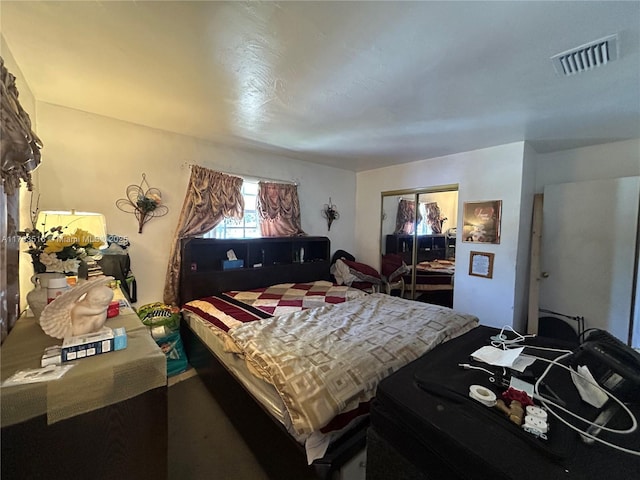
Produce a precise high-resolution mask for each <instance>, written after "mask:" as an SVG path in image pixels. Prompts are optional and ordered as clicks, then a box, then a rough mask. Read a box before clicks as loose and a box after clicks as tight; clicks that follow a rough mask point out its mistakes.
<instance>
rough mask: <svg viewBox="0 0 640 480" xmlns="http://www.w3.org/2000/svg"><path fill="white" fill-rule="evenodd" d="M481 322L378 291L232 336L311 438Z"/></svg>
mask: <svg viewBox="0 0 640 480" xmlns="http://www.w3.org/2000/svg"><path fill="white" fill-rule="evenodd" d="M477 324H478V319H477V318H476V317H474V316H472V315H467V314H462V313H458V312H455V311H453V310H451V309H447V308H443V307H440V306H437V305H430V304H426V303H421V302H414V301H410V300H405V299H401V298H397V297H391V296H389V295H385V294H373V295H368V296H367V297H365V298H360V299H355V300H351V301H348V302H345V303H341V304H337V305H327V306H324V307H320V308H316V309H311V310H304V311H299V312H295V313H291V314H287V315H281V316H278V317H272V318H266V319H262V320H259V321H254V322H249V323H242V324H240V325H237V326H235V327H234V328H231V329H229V331H228V335H229V337H230V338H231V340H232V342H233V344H234V345H235V348H234V350H235V351H236V352H241V354H242V355H243V356H244V358H245V360H246V361H247V362H248V363H249V365H250V367H251V368H252V370H253V371H257V372H259V374H260V375H261V376H262V377H263V378H264V379H265V380H266V381H268V382H269V383H271V384H273V385H274V386H275V388H276V389H277V391H278V392H279V395H280V396H281V398H282V400H283V402H284V404H285V406H286V408H287V410H288V413H289V415H290V417H291V422H292V423H291V424H292V428H293V429H294V431H295V432H296V433H297V434H298V435H305V434H309V433H311V432H313V431H317V430H319V429H320V428H321V427H323V426H325V425H326V424H327V423H328V422H329V421H330V420H331V419H333V418H334V417H336V416H337V415H338V414H340V413H343V412H346V411H349V410H353V409H356V408H357V407H358V405H359V404H361V403H363V402H368V401H369V400H370V399H371V398H373V396H374V395H375V390H376V386H377V385H378V383H379V381H380V380H382V379H383V378H385V377H387V376H388V375H389V374H391V373H392V372H394V371H395V370H397V369H399V368H400V367H402V366H404V365H406V364H407V363H409V362H411V361H413V360H415V359H416V358H418V357H420V356H421V355H423V354H424V353H426V352H427V351H429V350H430V349H432V348H433V347H434V346H436V345H438V344H440V343H442V342H444V341H447V340H449V339H451V338H454V337H457V336H459V335H461V334H463V333H465V332H467V331H469V330H471V329H472V328H473V327H475V326H476V325H477Z"/></svg>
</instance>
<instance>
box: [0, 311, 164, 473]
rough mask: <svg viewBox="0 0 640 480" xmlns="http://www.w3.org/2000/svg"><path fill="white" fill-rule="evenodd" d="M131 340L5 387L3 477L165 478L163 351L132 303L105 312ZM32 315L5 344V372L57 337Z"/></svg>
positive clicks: (0, 414)
mask: <svg viewBox="0 0 640 480" xmlns="http://www.w3.org/2000/svg"><path fill="white" fill-rule="evenodd" d="M106 326H108V327H110V328H117V327H124V328H125V329H126V332H127V347H126V348H125V349H124V350H120V351H115V352H110V353H104V354H101V355H96V356H94V357H88V358H84V359H82V360H78V361H76V362H72V363H75V366H74V367H73V368H71V369H70V370H69V371H68V372H67V373H66V374H65V376H64V377H62V378H61V379H59V380H54V381H50V382H43V383H35V384H29V385H18V386H10V387H2V388H0V395H1V399H0V401H1V405H2V408H1V409H0V419H1V426H2V430H1V433H2V445H1V449H2V463H1V476H2V478H7V479H9V478H11V479H21V478H24V479H35V478H60V479H63V478H79V477H80V478H105V479H106V478H110V479H113V478H119V479H126V478H154V479H166V478H167V377H166V359H165V356H164V354H163V353H162V351H161V350H160V348H159V347H158V346H157V345H156V343H155V342H154V341H153V339H152V338H151V336H150V335H149V333H148V332H147V329H146V327H144V325H142V323H141V322H140V320H139V319H138V317H137V315H136V314H135V313H134V312H133V311H132V310H131V309H130V308H127V309H123V310H122V313H121V314H120V315H118V316H116V317H114V318H112V319H108V320H107V323H106ZM60 343H61V340H56V339H53V338H51V337H48V336H47V335H45V333H44V332H43V331H42V329H41V328H40V326H39V325H38V324H37V323H36V322H35V320H34V319H33V317H23V318H21V319H20V320H18V321H17V322H16V325H15V327H14V328H13V330H12V331H11V332H10V333H9V336H8V337H7V338H6V340H5V342H4V343H3V344H2V348H1V349H0V354H1V362H2V364H1V380H2V381H4V380H5V379H7V378H9V377H10V376H11V375H13V374H14V373H15V372H16V371H19V370H24V369H32V368H38V367H39V366H40V358H41V356H42V353H43V351H44V349H45V348H46V347H48V346H52V345H56V344H57V345H59V344H60Z"/></svg>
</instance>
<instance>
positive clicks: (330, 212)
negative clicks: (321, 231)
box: [322, 197, 340, 231]
mask: <svg viewBox="0 0 640 480" xmlns="http://www.w3.org/2000/svg"><path fill="white" fill-rule="evenodd" d="M322 216H323V217H324V218H326V219H327V230H329V231H330V230H331V224H332V223H333V221H334V220H338V219H339V218H340V213H338V209H337V208H336V206H335V205H334V204H333V203H331V197H329V203H325V204H324V207H323V209H322Z"/></svg>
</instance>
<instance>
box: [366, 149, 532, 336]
mask: <svg viewBox="0 0 640 480" xmlns="http://www.w3.org/2000/svg"><path fill="white" fill-rule="evenodd" d="M523 157H524V143H523V142H516V143H511V144H508V145H501V146H498V147H492V148H485V149H481V150H474V151H471V152H464V153H459V154H455V155H448V156H445V157H439V158H434V159H429V160H421V161H418V162H413V163H409V164H404V165H397V166H393V167H387V168H381V169H376V170H369V171H366V172H360V173H358V174H357V193H356V211H357V212H358V217H357V219H356V234H355V243H356V250H355V252H354V254H355V255H356V257H358V259H359V260H361V261H363V262H366V263H370V264H372V265H378V264H379V259H378V256H379V252H380V215H381V212H380V204H381V202H380V194H381V192H383V191H391V190H401V189H409V188H426V187H433V186H438V185H449V184H458V188H459V190H458V216H457V218H458V224H457V228H458V231H462V214H461V208H462V206H463V205H464V202H468V201H479V200H502V202H503V203H502V228H501V231H502V234H501V241H500V244H496V245H490V244H477V243H466V242H465V243H463V242H461V241H460V239H458V244H457V248H456V258H457V261H458V262H457V263H458V268H457V273H456V281H455V287H454V308H455V309H457V310H461V311H465V312H469V313H473V314H475V315H477V316H478V317H479V318H480V321H481V322H482V323H483V324H485V325H492V326H496V327H502V326H503V325H505V324H508V325H514V322H515V324H520V323H521V319H519V318H518V319H516V318H515V312H514V308H515V302H516V292H518V291H519V290H520V289H523V288H524V285H522V282H523V275H522V274H520V275H518V276H516V265H517V264H518V263H519V262H520V261H526V259H523V258H521V257H522V255H523V249H522V248H519V245H518V242H519V241H520V239H521V238H523V237H524V236H526V234H527V232H526V231H523V229H522V224H521V208H522V201H523V180H522V177H523ZM525 213H526V212H525ZM447 227H449V228H450V227H453V225H447ZM525 230H526V229H525ZM471 250H478V251H483V252H492V253H495V263H494V274H493V278H492V279H486V278H481V277H472V276H469V275H468V273H467V272H468V261H469V253H470V251H471ZM518 301H519V302H520V303H521V299H520V298H518ZM518 309H519V310H522V306H521V305H520V304H519V305H518Z"/></svg>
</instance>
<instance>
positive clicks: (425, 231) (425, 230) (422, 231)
mask: <svg viewBox="0 0 640 480" xmlns="http://www.w3.org/2000/svg"><path fill="white" fill-rule="evenodd" d="M418 211H419V212H420V215H421V216H422V219H421V220H420V222H419V223H418V226H417V227H416V231H417V233H418V235H431V234H432V233H433V232H432V231H431V226H430V225H429V222H427V213H428V212H427V207H426V205H425V204H424V203H421V202H418Z"/></svg>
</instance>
